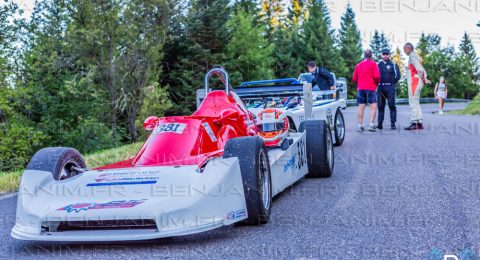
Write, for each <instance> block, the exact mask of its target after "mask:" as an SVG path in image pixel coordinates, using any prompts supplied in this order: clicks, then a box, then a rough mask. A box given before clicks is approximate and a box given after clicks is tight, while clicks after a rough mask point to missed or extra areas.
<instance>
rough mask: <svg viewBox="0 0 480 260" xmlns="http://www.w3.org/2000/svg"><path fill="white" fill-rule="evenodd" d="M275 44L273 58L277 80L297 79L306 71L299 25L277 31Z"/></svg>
mask: <svg viewBox="0 0 480 260" xmlns="http://www.w3.org/2000/svg"><path fill="white" fill-rule="evenodd" d="M274 42H275V44H274V52H273V56H274V58H275V64H274V65H275V66H274V67H275V76H276V77H277V78H289V77H296V76H297V75H298V74H299V73H300V72H302V71H304V70H305V65H306V61H305V58H304V57H303V46H304V43H303V41H302V39H301V35H300V30H299V26H298V25H295V24H293V25H291V26H290V27H284V28H281V29H279V30H277V31H275V34H274Z"/></svg>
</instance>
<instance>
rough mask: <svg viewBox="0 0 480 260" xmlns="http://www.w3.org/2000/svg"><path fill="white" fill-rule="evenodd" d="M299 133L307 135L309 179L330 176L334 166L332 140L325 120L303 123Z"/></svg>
mask: <svg viewBox="0 0 480 260" xmlns="http://www.w3.org/2000/svg"><path fill="white" fill-rule="evenodd" d="M299 130H300V132H306V134H307V147H306V148H307V164H308V174H307V175H306V176H307V177H309V178H325V177H330V176H332V173H333V167H334V164H335V156H334V152H333V140H332V135H331V131H330V127H329V126H328V123H327V122H326V121H325V120H308V121H303V122H302V123H301V124H300V127H299Z"/></svg>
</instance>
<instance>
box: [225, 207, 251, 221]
mask: <svg viewBox="0 0 480 260" xmlns="http://www.w3.org/2000/svg"><path fill="white" fill-rule="evenodd" d="M246 215H247V211H246V210H245V209H241V210H237V211H232V212H230V213H228V215H227V219H228V220H233V219H237V218H241V217H244V216H246Z"/></svg>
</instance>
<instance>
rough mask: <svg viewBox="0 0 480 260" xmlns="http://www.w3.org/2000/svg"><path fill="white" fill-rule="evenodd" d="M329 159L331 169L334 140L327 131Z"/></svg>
mask: <svg viewBox="0 0 480 260" xmlns="http://www.w3.org/2000/svg"><path fill="white" fill-rule="evenodd" d="M327 160H328V166H329V167H330V170H331V169H332V168H333V142H332V137H331V136H330V133H327Z"/></svg>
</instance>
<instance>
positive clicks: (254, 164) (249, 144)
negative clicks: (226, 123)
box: [223, 136, 272, 225]
mask: <svg viewBox="0 0 480 260" xmlns="http://www.w3.org/2000/svg"><path fill="white" fill-rule="evenodd" d="M231 157H237V158H238V162H239V163H240V171H241V173H242V181H243V190H244V192H245V200H246V202H247V213H248V219H246V220H245V222H244V223H245V224H248V225H260V224H265V223H267V222H268V220H269V218H270V211H271V208H272V176H271V173H270V164H269V161H268V153H267V149H266V148H265V144H264V143H263V140H262V139H261V138H260V137H258V136H254V137H240V138H234V139H230V140H228V141H227V144H226V145H225V148H224V154H223V158H231Z"/></svg>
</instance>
